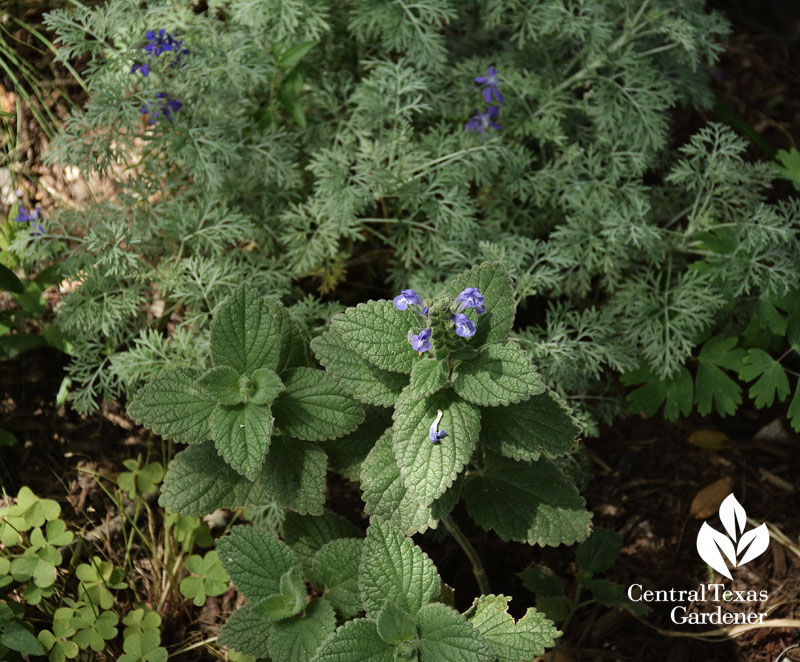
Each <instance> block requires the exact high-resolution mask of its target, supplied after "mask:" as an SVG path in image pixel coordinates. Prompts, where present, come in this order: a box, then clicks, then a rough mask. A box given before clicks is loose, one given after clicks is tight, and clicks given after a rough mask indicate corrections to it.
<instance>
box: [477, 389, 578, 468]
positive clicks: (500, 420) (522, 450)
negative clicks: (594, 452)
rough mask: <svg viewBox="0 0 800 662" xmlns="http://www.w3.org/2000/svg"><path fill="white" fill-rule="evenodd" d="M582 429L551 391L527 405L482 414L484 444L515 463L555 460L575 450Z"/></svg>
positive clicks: (486, 411)
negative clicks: (540, 459) (545, 459)
mask: <svg viewBox="0 0 800 662" xmlns="http://www.w3.org/2000/svg"><path fill="white" fill-rule="evenodd" d="M579 434H580V426H579V425H578V422H577V421H576V420H575V418H574V417H573V416H572V412H571V410H570V409H569V407H568V406H567V405H566V403H564V401H563V400H562V399H561V398H560V397H559V396H558V395H557V394H556V393H555V392H554V391H551V390H550V389H547V390H546V391H545V392H544V393H541V394H539V395H534V396H532V397H531V398H529V399H528V400H526V401H524V402H519V403H517V404H513V405H510V406H508V407H491V408H487V409H483V410H482V411H481V441H482V442H483V443H484V444H485V445H486V447H487V448H490V449H492V450H494V451H498V452H500V453H501V454H502V455H505V456H506V457H510V458H512V459H514V460H538V459H539V457H540V456H542V455H544V456H545V457H548V458H555V457H560V456H562V455H565V454H567V453H569V452H571V451H572V450H574V449H575V444H576V439H577V437H578V435H579Z"/></svg>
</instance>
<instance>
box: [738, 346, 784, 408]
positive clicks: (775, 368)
mask: <svg viewBox="0 0 800 662" xmlns="http://www.w3.org/2000/svg"><path fill="white" fill-rule="evenodd" d="M739 378H740V379H743V380H745V381H747V382H749V381H752V380H753V379H756V378H758V381H756V383H755V384H753V385H752V386H751V387H750V391H749V392H748V395H749V396H750V397H751V398H752V399H753V400H755V403H756V407H758V408H759V409H761V408H762V407H770V406H772V403H773V402H775V396H776V395H777V397H778V401H779V402H783V401H784V400H785V399H786V396H787V395H789V393H790V391H791V389H790V387H789V379H788V377H787V376H786V371H785V370H784V369H783V366H782V365H781V364H780V363H778V362H777V361H776V360H775V359H774V358H772V356H770V355H769V354H767V352H765V351H764V350H763V349H750V350H748V351H747V356H745V357H744V359H743V361H742V368H741V370H739Z"/></svg>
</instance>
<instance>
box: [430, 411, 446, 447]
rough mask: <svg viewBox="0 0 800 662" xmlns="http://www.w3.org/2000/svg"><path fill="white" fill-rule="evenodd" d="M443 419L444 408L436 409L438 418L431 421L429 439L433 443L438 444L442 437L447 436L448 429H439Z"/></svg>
mask: <svg viewBox="0 0 800 662" xmlns="http://www.w3.org/2000/svg"><path fill="white" fill-rule="evenodd" d="M441 420H442V410H441V409H437V410H436V419H435V420H434V421H433V423H431V427H430V430H428V439H430V440H431V443H432V444H438V443H439V442H440V441H441V440H442V439H444V438H445V437H446V436H447V430H439V421H441Z"/></svg>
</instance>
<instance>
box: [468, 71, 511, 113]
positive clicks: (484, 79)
mask: <svg viewBox="0 0 800 662" xmlns="http://www.w3.org/2000/svg"><path fill="white" fill-rule="evenodd" d="M499 81H500V78H499V77H498V75H497V70H496V69H495V68H494V67H489V72H488V73H487V74H486V75H485V76H478V77H476V78H475V82H476V83H478V84H479V85H481V86H482V87H483V100H484V101H485V102H486V103H489V102H491V100H492V95H494V98H495V99H497V102H498V103H501V104H503V103H505V102H506V100H505V99H504V98H503V95H502V94H500V90H499V88H498V87H497V83H498V82H499Z"/></svg>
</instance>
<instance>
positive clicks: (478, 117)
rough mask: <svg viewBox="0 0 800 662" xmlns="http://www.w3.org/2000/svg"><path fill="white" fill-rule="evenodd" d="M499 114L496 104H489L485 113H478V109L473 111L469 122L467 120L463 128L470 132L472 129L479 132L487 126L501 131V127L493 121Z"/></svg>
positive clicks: (482, 131) (483, 130)
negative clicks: (473, 113)
mask: <svg viewBox="0 0 800 662" xmlns="http://www.w3.org/2000/svg"><path fill="white" fill-rule="evenodd" d="M499 114H500V109H499V108H498V107H497V106H489V109H488V110H487V111H486V112H485V113H479V112H478V111H475V116H474V117H473V118H472V119H471V120H470V121H469V122H467V124H466V126H465V127H464V130H465V131H469V132H470V133H472V132H473V131H480V132H481V133H484V132H485V131H486V130H487V129H489V128H492V129H498V130H500V131H502V130H503V127H502V126H500V125H499V124H498V123H497V122H495V121H494V120H496V119H497V117H498V116H499Z"/></svg>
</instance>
